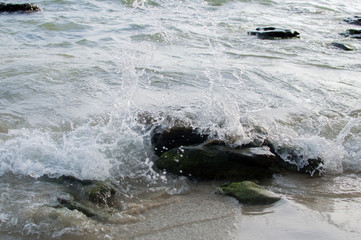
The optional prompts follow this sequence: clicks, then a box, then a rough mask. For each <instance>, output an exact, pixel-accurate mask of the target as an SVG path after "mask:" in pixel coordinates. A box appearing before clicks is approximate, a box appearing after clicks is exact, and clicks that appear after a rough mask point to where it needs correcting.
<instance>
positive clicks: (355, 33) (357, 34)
mask: <svg viewBox="0 0 361 240" xmlns="http://www.w3.org/2000/svg"><path fill="white" fill-rule="evenodd" d="M341 35H343V36H345V37H350V38H357V39H361V29H360V30H358V29H348V30H347V31H346V32H345V33H341Z"/></svg>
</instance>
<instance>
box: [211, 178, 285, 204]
mask: <svg viewBox="0 0 361 240" xmlns="http://www.w3.org/2000/svg"><path fill="white" fill-rule="evenodd" d="M216 192H217V193H219V194H224V195H228V196H232V197H234V198H236V199H237V200H238V201H239V202H241V203H246V204H271V203H275V202H277V201H278V200H280V199H281V198H280V197H279V196H277V195H275V194H274V193H272V192H270V191H268V190H266V189H265V188H263V187H261V186H259V185H257V184H256V183H254V182H251V181H243V182H233V183H230V184H225V185H223V186H221V187H219V188H218V189H217V190H216Z"/></svg>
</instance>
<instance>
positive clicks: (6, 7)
mask: <svg viewBox="0 0 361 240" xmlns="http://www.w3.org/2000/svg"><path fill="white" fill-rule="evenodd" d="M36 11H41V9H40V7H38V6H36V5H35V4H32V3H23V4H12V3H3V2H1V3H0V12H8V13H13V12H36Z"/></svg>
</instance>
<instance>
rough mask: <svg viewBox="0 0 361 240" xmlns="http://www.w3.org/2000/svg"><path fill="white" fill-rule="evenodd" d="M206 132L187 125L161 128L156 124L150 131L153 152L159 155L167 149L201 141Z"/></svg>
mask: <svg viewBox="0 0 361 240" xmlns="http://www.w3.org/2000/svg"><path fill="white" fill-rule="evenodd" d="M207 138H208V134H207V133H205V132H203V131H200V130H199V129H194V128H192V127H187V126H177V125H176V126H173V127H171V128H167V129H163V127H161V126H157V127H156V128H154V129H153V131H152V133H151V143H152V145H153V148H154V151H155V153H156V154H157V155H158V156H160V155H162V154H163V153H164V152H166V151H168V150H169V149H172V148H176V147H180V146H189V145H194V144H200V143H203V142H204V141H205V140H207Z"/></svg>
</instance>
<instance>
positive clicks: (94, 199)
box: [40, 175, 117, 207]
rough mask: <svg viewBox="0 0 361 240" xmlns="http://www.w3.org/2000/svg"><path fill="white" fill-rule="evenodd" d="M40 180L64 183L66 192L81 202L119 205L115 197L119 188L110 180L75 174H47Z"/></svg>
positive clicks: (110, 205) (109, 205)
mask: <svg viewBox="0 0 361 240" xmlns="http://www.w3.org/2000/svg"><path fill="white" fill-rule="evenodd" d="M40 180H42V181H49V182H55V183H57V184H61V185H63V186H64V187H65V188H66V192H68V193H69V194H70V195H71V196H73V197H74V199H76V200H78V201H79V202H91V203H93V204H96V205H104V206H108V207H114V206H117V201H116V199H115V194H116V192H117V190H116V187H115V185H114V184H112V183H111V182H110V181H109V180H106V181H96V180H80V179H77V178H75V177H73V176H60V177H58V178H50V177H48V176H46V175H44V176H43V177H41V179H40Z"/></svg>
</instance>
